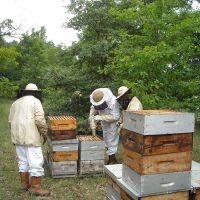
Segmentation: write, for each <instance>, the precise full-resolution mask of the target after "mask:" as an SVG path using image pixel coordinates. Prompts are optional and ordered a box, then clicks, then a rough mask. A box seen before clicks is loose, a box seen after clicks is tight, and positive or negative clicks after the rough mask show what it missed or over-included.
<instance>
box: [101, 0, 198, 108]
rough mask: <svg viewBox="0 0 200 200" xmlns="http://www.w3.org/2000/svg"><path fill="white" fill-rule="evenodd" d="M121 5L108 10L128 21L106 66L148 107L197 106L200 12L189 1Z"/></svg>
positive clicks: (125, 21)
mask: <svg viewBox="0 0 200 200" xmlns="http://www.w3.org/2000/svg"><path fill="white" fill-rule="evenodd" d="M119 6H121V8H123V9H113V10H112V12H113V14H115V16H116V18H117V19H118V20H119V21H121V23H124V24H126V25H127V26H126V27H125V28H122V29H120V30H119V34H120V38H121V39H120V40H121V41H120V46H119V48H118V49H115V50H114V54H115V58H114V59H112V60H111V63H110V64H109V65H108V66H107V68H106V69H105V72H106V73H109V74H112V75H113V77H115V78H120V79H122V80H124V82H125V83H126V84H127V85H128V86H130V87H131V86H132V88H133V94H134V95H137V96H139V97H140V98H141V99H142V102H143V104H144V108H146V109H147V108H172V109H189V110H193V111H194V110H196V109H198V105H199V103H200V102H199V101H200V98H199V92H200V91H199V90H200V87H199V86H200V81H199V75H200V74H199V73H200V72H199V71H198V72H197V70H198V68H199V53H200V51H199V50H200V49H199V31H200V28H199V27H200V24H199V23H200V22H199V20H198V19H199V17H200V16H199V15H200V12H199V11H193V10H192V9H191V5H190V3H189V2H188V1H167V0H165V1H164V0H156V1H155V2H153V3H150V4H144V3H142V2H141V1H134V2H132V5H131V7H129V8H124V6H123V3H122V4H121V5H119ZM127 27H129V28H128V29H127Z"/></svg>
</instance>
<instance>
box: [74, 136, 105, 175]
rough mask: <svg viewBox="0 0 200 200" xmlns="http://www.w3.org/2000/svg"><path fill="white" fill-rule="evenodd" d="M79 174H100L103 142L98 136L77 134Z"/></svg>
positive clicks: (101, 171)
mask: <svg viewBox="0 0 200 200" xmlns="http://www.w3.org/2000/svg"><path fill="white" fill-rule="evenodd" d="M77 138H78V139H79V160H78V169H79V175H84V174H100V173H103V168H104V157H105V156H104V151H105V143H104V141H103V140H102V139H101V138H100V137H98V136H91V135H79V136H77Z"/></svg>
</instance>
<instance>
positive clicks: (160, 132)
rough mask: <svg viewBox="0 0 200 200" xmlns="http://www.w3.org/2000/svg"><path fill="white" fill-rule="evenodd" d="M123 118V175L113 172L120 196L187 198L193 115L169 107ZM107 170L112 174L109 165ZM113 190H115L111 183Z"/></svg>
mask: <svg viewBox="0 0 200 200" xmlns="http://www.w3.org/2000/svg"><path fill="white" fill-rule="evenodd" d="M123 119H124V124H123V134H122V144H123V165H122V166H121V168H122V177H121V178H117V177H116V175H115V174H114V175H113V174H112V179H113V180H114V181H115V182H116V183H117V185H118V186H120V194H119V193H118V197H120V198H121V199H126V200H127V199H142V200H143V199H145V200H146V199H151V200H154V199H155V200H156V199H166V200H167V199H170V200H177V199H180V200H186V199H188V196H189V192H188V191H189V190H190V187H191V161H192V136H193V132H194V114H192V113H183V112H174V111H169V110H143V111H135V112H129V111H125V112H124V116H123ZM113 167H114V166H113ZM112 170H113V169H112ZM106 171H107V174H109V169H108V168H107V169H106ZM109 186H110V185H109ZM111 189H112V192H115V193H116V190H114V187H112V185H111ZM111 196H112V195H111ZM120 198H119V199H120ZM115 199H117V198H115Z"/></svg>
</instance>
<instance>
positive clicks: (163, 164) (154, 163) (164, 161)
mask: <svg viewBox="0 0 200 200" xmlns="http://www.w3.org/2000/svg"><path fill="white" fill-rule="evenodd" d="M122 158H123V163H124V164H125V165H127V166H129V167H130V168H131V169H132V170H134V171H136V172H137V173H139V174H141V175H150V174H161V173H173V172H184V171H190V170H191V160H192V152H191V151H186V152H180V153H168V154H158V155H147V156H142V155H140V154H138V153H136V152H133V151H130V150H128V149H123V157H122Z"/></svg>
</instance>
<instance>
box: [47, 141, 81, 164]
mask: <svg viewBox="0 0 200 200" xmlns="http://www.w3.org/2000/svg"><path fill="white" fill-rule="evenodd" d="M48 147H49V152H50V156H51V158H52V161H54V162H59V161H67V160H68V161H70V160H71V161H73V160H74V161H75V160H76V161H77V160H78V139H71V140H60V141H51V140H48Z"/></svg>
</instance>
